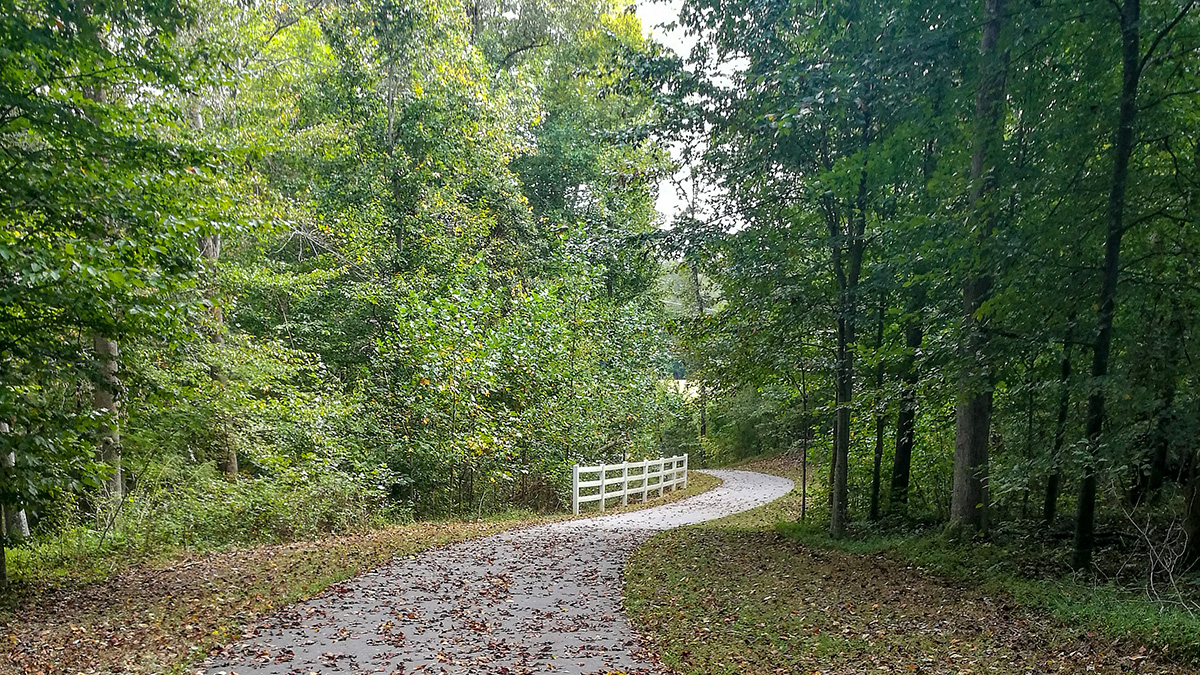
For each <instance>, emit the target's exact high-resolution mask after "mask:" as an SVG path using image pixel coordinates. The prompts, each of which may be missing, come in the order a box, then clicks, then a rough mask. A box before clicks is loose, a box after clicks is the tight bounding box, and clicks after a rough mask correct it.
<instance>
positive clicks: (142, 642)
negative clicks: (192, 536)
mask: <svg viewBox="0 0 1200 675" xmlns="http://www.w3.org/2000/svg"><path fill="white" fill-rule="evenodd" d="M719 484H720V480H718V479H716V478H713V477H712V476H708V475H705V474H700V473H695V472H689V476H688V488H687V489H686V490H680V491H678V492H673V493H668V494H667V495H666V496H665V497H664V498H661V499H652V500H650V501H647V502H645V503H644V504H631V505H629V506H627V507H618V508H610V509H607V510H606V513H620V512H624V511H634V510H638V509H642V508H650V507H653V506H659V505H662V504H666V503H669V502H673V501H677V500H680V499H685V498H687V497H690V496H692V495H695V494H699V493H701V492H704V491H706V490H710V489H712V488H714V487H716V486H717V485H719ZM592 515H595V514H594V513H584V514H581V515H580V516H579V517H581V518H586V517H590V516H592ZM569 519H571V516H570V515H569V514H567V515H561V514H560V515H552V516H537V515H534V514H529V513H514V514H506V515H503V516H497V517H495V518H492V519H488V520H479V521H448V522H424V523H414V524H410V525H401V526H396V527H389V528H384V529H380V530H374V531H370V532H366V533H363V534H355V535H343V536H330V537H326V538H323V539H318V540H313V541H304V542H297V543H291V544H281V545H275V546H258V547H253V548H246V549H239V550H234V551H229V552H218V553H207V554H203V555H183V554H180V555H178V556H176V557H175V558H174V559H173V560H172V561H170V563H169V564H164V565H159V566H133V567H130V568H128V569H125V570H123V571H121V572H119V573H116V574H114V575H113V576H111V577H110V578H108V579H105V580H102V581H98V582H95V583H88V584H84V585H81V586H77V587H71V586H44V587H37V588H33V587H31V588H26V589H24V595H23V596H22V597H21V598H20V599H19V601H18V604H17V606H16V608H15V609H13V610H11V611H8V612H6V613H5V614H3V615H0V635H2V636H3V639H4V643H5V644H4V646H3V647H2V648H0V649H2V651H0V672H3V673H29V674H33V673H38V674H41V673H47V674H51V673H72V674H75V673H108V672H135V673H158V672H182V671H184V670H185V668H186V667H187V666H188V665H190V664H194V663H196V662H197V661H199V660H200V659H202V658H203V657H204V656H205V655H207V654H208V652H209V651H210V650H211V649H213V648H214V647H217V646H220V645H223V644H227V643H229V642H231V641H234V640H236V639H239V638H241V637H242V633H243V631H244V629H245V627H246V626H248V625H251V624H253V623H255V622H256V621H258V620H259V619H260V618H262V617H264V616H267V615H269V614H271V613H272V612H274V611H277V610H278V609H279V608H281V607H283V606H286V605H288V604H291V603H293V602H296V601H299V600H303V599H305V598H309V597H312V596H314V595H317V594H319V593H320V592H322V591H324V590H325V589H326V588H328V587H329V586H330V585H331V584H334V583H337V582H339V581H342V580H345V579H348V578H351V577H354V576H357V575H359V574H362V573H364V572H367V571H370V570H372V569H375V568H377V567H380V566H381V565H384V564H386V563H387V562H388V561H389V560H392V559H393V558H396V557H403V556H408V555H413V554H416V553H419V552H421V551H424V550H427V549H430V548H433V547H436V546H442V545H446V544H451V543H454V542H458V541H463V540H466V539H472V538H475V537H482V536H487V535H490V534H495V533H497V532H501V531H504V530H510V529H513V528H517V527H526V526H531V525H537V524H542V523H546V522H552V521H557V520H569Z"/></svg>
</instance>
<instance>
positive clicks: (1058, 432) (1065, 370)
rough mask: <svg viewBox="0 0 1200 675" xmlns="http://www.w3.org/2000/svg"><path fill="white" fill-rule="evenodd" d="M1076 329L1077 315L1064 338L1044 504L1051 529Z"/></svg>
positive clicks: (1070, 322)
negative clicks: (1073, 339)
mask: <svg viewBox="0 0 1200 675" xmlns="http://www.w3.org/2000/svg"><path fill="white" fill-rule="evenodd" d="M1074 328H1075V315H1073V314H1072V315H1071V318H1070V321H1069V323H1068V324H1067V335H1066V337H1064V338H1063V353H1062V375H1060V376H1059V380H1058V386H1059V389H1058V419H1056V420H1055V422H1054V449H1053V450H1052V452H1051V455H1050V461H1051V463H1052V468H1051V471H1050V476H1049V477H1048V478H1047V479H1046V501H1045V503H1043V504H1042V520H1043V521H1044V522H1045V524H1046V526H1047V527H1049V526H1051V525H1053V524H1054V518H1055V516H1056V515H1057V511H1058V492H1059V489H1060V487H1061V485H1062V466H1061V463H1062V449H1063V445H1064V444H1065V442H1066V439H1067V416H1068V415H1069V414H1070V412H1071V334H1072V332H1074Z"/></svg>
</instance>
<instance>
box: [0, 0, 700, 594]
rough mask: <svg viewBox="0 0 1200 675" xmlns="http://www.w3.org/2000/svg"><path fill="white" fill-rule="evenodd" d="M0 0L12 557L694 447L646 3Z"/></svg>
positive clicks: (547, 483)
mask: <svg viewBox="0 0 1200 675" xmlns="http://www.w3.org/2000/svg"><path fill="white" fill-rule="evenodd" d="M0 16H2V17H3V18H2V22H3V23H2V27H0V45H2V49H3V51H2V54H3V56H2V61H3V66H0V100H2V103H0V152H2V155H3V171H4V173H3V179H2V181H0V233H2V234H0V261H3V262H2V265H0V316H2V318H0V377H2V378H3V387H2V389H0V420H2V421H0V443H3V448H2V450H3V452H2V453H0V454H3V455H4V456H5V457H6V458H7V459H6V462H5V465H4V468H3V473H2V474H0V475H2V480H0V503H3V506H4V512H5V516H6V518H5V522H6V524H7V526H6V532H7V537H6V540H5V542H6V545H7V546H8V547H9V548H13V549H15V550H10V551H9V564H10V568H11V569H10V573H11V574H14V575H16V576H18V577H25V578H29V577H30V575H34V576H36V575H37V574H39V569H44V568H54V567H55V566H57V565H59V564H62V562H63V560H65V559H70V558H71V557H72V556H77V555H82V554H85V553H87V552H89V551H90V552H99V553H100V555H102V556H108V557H112V558H118V557H121V556H130V555H134V554H138V553H153V552H155V551H160V550H168V549H171V548H177V547H191V548H196V549H201V550H203V549H205V548H212V547H223V546H227V545H230V544H249V543H256V542H270V541H280V540H283V541H286V540H292V539H297V538H304V537H309V536H313V535H316V534H319V533H322V532H330V531H333V532H337V531H351V530H361V529H363V528H368V527H371V526H372V525H379V524H384V523H388V522H395V521H403V520H406V519H411V518H435V517H436V518H440V517H447V516H450V515H454V514H471V515H475V514H480V513H484V514H486V513H489V512H494V511H496V510H502V509H506V508H510V507H522V508H533V509H542V510H544V509H548V508H555V507H557V506H558V505H559V503H560V500H561V498H562V496H563V491H564V490H565V489H566V488H565V487H564V486H565V485H567V484H569V482H570V465H571V464H572V463H573V462H575V461H578V460H580V459H588V460H593V459H594V460H598V461H602V460H604V459H605V458H616V459H617V460H618V461H619V458H621V457H624V456H630V457H643V456H653V457H656V456H659V454H660V452H661V451H663V446H664V444H666V445H670V446H671V447H670V448H669V449H671V450H674V449H676V448H675V446H676V445H678V443H679V441H678V438H679V437H680V434H679V433H678V432H673V431H672V430H673V429H675V428H677V427H680V425H683V426H687V425H690V424H691V422H690V419H689V418H688V417H687V413H686V411H685V410H684V409H683V408H682V399H681V398H680V397H679V396H678V395H671V394H668V392H666V391H665V389H664V388H662V387H660V386H659V385H658V380H660V379H661V378H663V377H665V375H664V373H666V372H667V371H668V370H669V369H670V367H671V357H670V356H669V352H670V346H669V342H668V337H667V334H666V332H665V328H666V327H667V325H668V317H667V315H666V314H665V313H664V311H663V307H664V305H663V303H662V302H661V300H660V296H661V290H660V288H659V285H658V282H657V279H658V276H659V271H660V258H659V256H658V255H657V254H656V249H655V241H654V237H653V233H654V232H655V231H656V223H657V216H656V212H655V209H654V196H655V193H656V190H657V183H658V181H659V180H660V178H661V177H662V176H663V175H666V174H667V173H669V171H670V168H671V164H670V160H669V157H668V155H667V154H666V153H665V151H664V150H662V149H661V147H660V145H659V144H658V143H657V142H656V141H655V140H654V139H652V138H651V136H650V130H651V127H652V125H653V124H654V123H655V121H656V119H657V118H656V112H655V107H654V105H653V101H652V100H651V99H650V97H648V96H647V95H646V93H645V92H644V88H643V87H639V86H636V85H635V84H633V81H632V80H631V78H630V65H629V64H630V63H631V62H632V61H633V60H634V59H635V57H637V56H638V55H641V54H646V53H648V52H649V51H650V50H651V46H650V45H649V44H648V43H647V42H646V41H645V39H644V38H643V35H642V30H641V25H640V23H639V22H638V20H637V19H636V17H634V16H632V15H631V14H629V13H625V12H623V11H622V6H620V5H614V4H609V3H606V2H590V1H588V0H583V1H581V2H573V3H558V2H555V3H550V2H520V3H507V2H480V3H475V4H471V5H469V6H468V5H463V4H460V3H457V2H428V3H425V2H417V3H410V2H391V1H390V0H389V1H386V2H340V1H339V2H324V1H322V0H315V1H313V2H308V3H292V4H289V3H276V2H236V3H235V2H225V1H223V0H212V1H208V0H201V1H198V2H186V3H178V2H173V1H167V2H142V1H140V0H129V1H124V0H117V1H116V2H97V3H57V2H26V1H24V0H18V1H17V2H5V3H3V11H2V12H0ZM683 437H684V438H685V439H690V440H687V441H685V442H691V443H695V434H694V433H690V434H686V433H685V434H683ZM564 481H565V482H564ZM568 503H569V499H568ZM88 555H91V554H90V553H88Z"/></svg>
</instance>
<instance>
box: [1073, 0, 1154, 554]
mask: <svg viewBox="0 0 1200 675" xmlns="http://www.w3.org/2000/svg"><path fill="white" fill-rule="evenodd" d="M1140 19H1141V0H1124V4H1123V5H1122V7H1121V98H1120V103H1119V112H1118V117H1117V132H1116V138H1115V140H1114V144H1113V145H1114V148H1113V153H1114V154H1113V173H1112V184H1111V185H1110V187H1109V191H1108V217H1107V227H1106V228H1105V229H1106V236H1105V239H1104V271H1103V276H1102V277H1101V283H1100V302H1099V308H1100V310H1099V312H1098V316H1097V326H1096V328H1097V330H1096V342H1095V346H1094V347H1093V349H1092V372H1091V376H1092V385H1093V386H1092V392H1091V394H1090V395H1089V396H1088V407H1087V422H1086V427H1085V431H1086V434H1087V439H1088V445H1089V446H1090V450H1091V452H1092V456H1093V458H1094V457H1095V456H1096V455H1097V453H1098V452H1099V450H1100V447H1099V446H1100V441H1101V440H1102V439H1101V435H1102V433H1103V431H1104V405H1105V394H1104V378H1105V377H1106V376H1107V375H1108V360H1109V351H1110V350H1111V348H1112V332H1113V316H1114V314H1115V313H1116V308H1117V280H1118V278H1119V276H1120V271H1121V236H1122V235H1123V234H1124V233H1125V188H1126V184H1127V182H1128V178H1129V158H1130V156H1132V155H1133V141H1134V123H1135V122H1136V121H1137V90H1138V80H1139V78H1140V77H1141V63H1140V58H1141V47H1140V44H1139V42H1140V35H1139V30H1140V27H1139V25H1138V24H1139V21H1140ZM1095 534H1096V466H1095V462H1094V461H1093V462H1090V463H1089V464H1088V465H1087V466H1086V467H1085V469H1084V474H1083V480H1082V481H1080V486H1079V504H1078V510H1077V511H1076V515H1075V554H1074V556H1073V557H1072V560H1071V564H1072V566H1074V567H1075V569H1077V570H1085V569H1089V568H1091V566H1092V550H1093V549H1094V548H1095V545H1096V540H1095Z"/></svg>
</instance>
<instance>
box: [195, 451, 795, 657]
mask: <svg viewBox="0 0 1200 675" xmlns="http://www.w3.org/2000/svg"><path fill="white" fill-rule="evenodd" d="M705 473H709V474H711V475H714V476H716V477H718V478H720V479H721V480H722V481H723V482H722V484H721V485H720V486H719V487H716V488H714V489H712V490H709V491H707V492H704V493H701V494H699V495H696V496H694V497H690V498H688V499H684V500H680V501H677V502H671V503H669V504H664V505H662V506H657V507H652V508H647V509H641V510H638V511H632V512H628V513H619V514H613V515H606V516H599V517H595V518H588V519H582V520H571V521H563V522H558V523H552V524H549V525H540V526H536V527H529V528H524V529H519V530H512V531H508V532H503V533H501V534H496V535H492V536H489V537H483V538H480V539H474V540H471V541H465V542H461V543H458V544H452V545H449V546H443V547H440V548H436V549H430V550H428V551H424V552H422V553H419V554H417V555H414V556H410V557H407V558H401V559H397V560H395V561H394V562H392V563H391V564H389V565H387V566H385V567H383V568H380V569H379V570H376V571H375V572H371V573H368V574H364V575H362V576H359V577H355V578H354V579H350V580H348V581H345V582H342V583H339V584H335V585H334V586H331V587H330V588H329V589H327V590H326V591H325V592H323V593H322V594H320V595H318V596H316V597H314V598H311V599H310V600H307V601H305V602H301V603H298V604H295V605H292V606H291V607H289V608H288V609H286V610H284V611H282V612H280V613H278V614H276V615H275V616H273V617H271V618H269V619H267V620H265V621H263V622H262V623H260V624H258V625H256V626H254V627H252V628H251V629H250V631H249V632H248V633H247V635H246V636H245V638H244V639H243V640H242V641H241V642H238V643H236V644H232V645H229V646H228V647H226V648H225V649H224V650H222V651H221V653H220V654H217V655H215V656H214V657H212V658H210V659H209V661H207V662H206V663H205V664H204V665H203V666H202V667H201V668H200V670H199V672H200V673H203V674H204V675H220V674H221V673H224V674H225V675H232V674H234V673H237V674H239V675H251V674H271V675H285V674H288V675H290V674H302V675H309V674H313V673H317V674H321V675H326V674H333V673H387V674H412V673H436V674H439V675H440V674H441V673H455V674H459V675H475V674H484V673H487V674H493V673H495V674H500V675H507V674H515V673H573V674H577V675H582V674H585V673H587V674H590V673H609V672H612V671H621V672H623V673H630V674H633V673H651V672H653V671H654V665H653V663H654V661H653V659H652V657H651V655H649V654H647V653H645V652H644V651H643V650H642V648H641V647H640V643H639V640H638V637H637V634H636V633H635V632H634V631H633V630H632V628H631V627H630V625H629V621H628V619H627V618H626V616H625V613H624V611H623V609H622V604H621V598H622V587H621V576H622V575H621V572H622V569H623V567H624V565H625V561H626V560H627V559H628V558H629V555H630V554H631V553H632V552H633V551H634V550H635V549H637V547H638V546H640V545H641V544H642V543H644V542H645V541H646V539H648V538H649V537H651V536H653V535H654V534H655V533H656V532H661V531H663V530H668V529H672V528H675V527H681V526H684V525H691V524H695V523H701V522H704V521H707V520H713V519H716V518H721V517H724V516H727V515H731V514H734V513H738V512H741V511H746V510H748V509H752V508H755V507H757V506H761V505H763V504H766V503H768V502H771V501H774V500H775V499H778V498H779V497H782V496H783V495H785V494H787V493H788V492H789V491H790V490H791V489H792V481H790V480H788V479H786V478H780V477H778V476H770V475H767V474H762V473H756V472H752V471H733V470H719V471H718V470H714V471H705Z"/></svg>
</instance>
